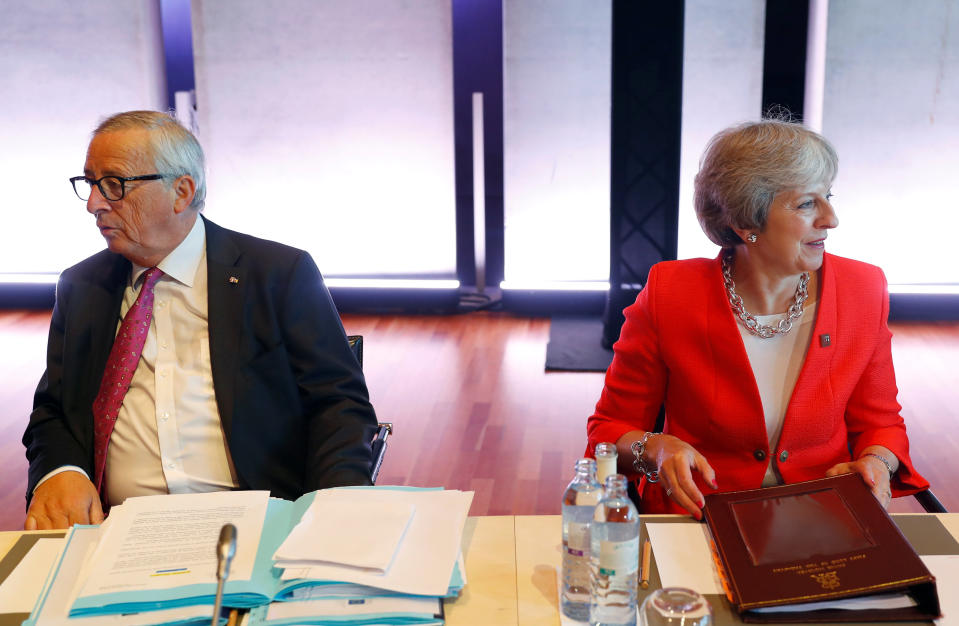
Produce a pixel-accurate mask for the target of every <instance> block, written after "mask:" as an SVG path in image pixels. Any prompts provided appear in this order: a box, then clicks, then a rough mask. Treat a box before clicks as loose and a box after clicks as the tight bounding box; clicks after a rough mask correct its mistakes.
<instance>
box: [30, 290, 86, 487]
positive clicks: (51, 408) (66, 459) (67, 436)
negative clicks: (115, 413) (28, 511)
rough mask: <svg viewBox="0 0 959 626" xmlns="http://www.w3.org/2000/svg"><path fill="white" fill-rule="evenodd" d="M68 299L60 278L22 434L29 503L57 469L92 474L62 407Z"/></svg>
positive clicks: (74, 429)
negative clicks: (73, 468) (43, 364)
mask: <svg viewBox="0 0 959 626" xmlns="http://www.w3.org/2000/svg"><path fill="white" fill-rule="evenodd" d="M69 299H70V284H69V281H67V280H65V279H63V278H61V280H60V282H59V283H58V285H57V297H56V304H55V305H54V308H53V318H52V319H51V321H50V334H49V337H48V340H47V368H46V371H44V373H43V376H42V377H41V379H40V384H39V385H38V386H37V390H36V393H35V394H34V397H33V412H32V413H31V414H30V422H29V424H28V425H27V429H26V432H24V434H23V445H24V446H26V449H27V461H28V462H29V463H30V469H29V475H28V480H27V501H28V502H29V500H30V497H31V495H32V494H33V489H34V487H36V484H37V482H39V480H40V479H41V478H43V477H44V476H45V475H46V474H47V473H49V472H50V471H52V470H54V469H56V468H58V467H62V466H63V465H76V466H78V467H81V468H83V469H84V470H85V471H87V472H88V473H89V472H90V471H91V467H90V460H91V458H92V453H91V451H89V450H87V449H86V448H85V447H84V446H83V444H81V442H80V439H81V438H82V436H81V435H80V433H79V432H78V431H77V426H78V425H77V424H71V423H70V421H69V420H68V419H67V416H66V411H65V410H64V406H63V359H64V334H65V327H66V311H67V307H68V306H69V305H68V302H69Z"/></svg>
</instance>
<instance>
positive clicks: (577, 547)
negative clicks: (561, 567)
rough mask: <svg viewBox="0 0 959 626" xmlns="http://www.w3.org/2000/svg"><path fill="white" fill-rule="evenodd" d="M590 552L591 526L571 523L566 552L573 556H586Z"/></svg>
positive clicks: (567, 534)
mask: <svg viewBox="0 0 959 626" xmlns="http://www.w3.org/2000/svg"><path fill="white" fill-rule="evenodd" d="M588 550H589V524H577V523H576V522H570V523H569V526H568V530H567V533H566V551H567V552H568V553H570V554H572V555H573V556H585V555H586V552H587V551H588Z"/></svg>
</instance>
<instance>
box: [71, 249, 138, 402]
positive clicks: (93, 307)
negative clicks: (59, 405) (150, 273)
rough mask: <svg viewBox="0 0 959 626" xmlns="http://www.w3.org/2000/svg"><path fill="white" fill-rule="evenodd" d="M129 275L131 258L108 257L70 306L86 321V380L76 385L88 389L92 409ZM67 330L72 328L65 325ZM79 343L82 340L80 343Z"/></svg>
mask: <svg viewBox="0 0 959 626" xmlns="http://www.w3.org/2000/svg"><path fill="white" fill-rule="evenodd" d="M129 276H130V262H129V261H127V260H126V259H124V258H123V257H121V256H119V255H111V256H110V257H108V260H107V262H106V266H105V267H104V271H103V272H102V273H100V274H99V275H98V276H97V277H96V278H95V279H94V280H92V281H91V282H90V284H89V285H88V286H87V288H84V289H80V290H78V293H77V294H76V295H75V296H74V298H75V299H76V300H75V302H76V304H74V305H72V308H73V309H74V310H76V311H82V312H83V315H84V316H88V317H86V320H87V321H86V323H88V324H89V332H90V343H89V345H88V346H87V349H89V353H87V355H86V356H85V357H83V356H81V357H80V358H81V361H83V362H85V364H86V367H85V370H86V371H87V374H86V375H87V376H89V381H88V383H87V384H82V385H78V388H79V389H87V390H89V393H91V396H90V402H89V403H87V402H86V400H85V399H84V403H85V404H89V405H90V408H91V410H92V406H93V398H95V397H96V394H97V392H98V391H99V389H100V380H101V378H103V370H104V368H106V364H107V358H108V357H109V356H110V351H111V350H112V349H113V340H114V338H115V337H116V334H117V326H118V324H119V322H120V306H121V304H122V302H123V292H124V290H125V289H126V286H127V281H128V278H129ZM67 332H68V333H70V332H73V331H72V329H68V331H67ZM79 345H81V346H82V343H81V344H79Z"/></svg>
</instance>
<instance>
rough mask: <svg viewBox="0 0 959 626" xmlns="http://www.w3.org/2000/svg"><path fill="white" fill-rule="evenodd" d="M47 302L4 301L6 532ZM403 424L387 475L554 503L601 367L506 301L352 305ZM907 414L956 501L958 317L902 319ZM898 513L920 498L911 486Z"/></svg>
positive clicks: (480, 503)
mask: <svg viewBox="0 0 959 626" xmlns="http://www.w3.org/2000/svg"><path fill="white" fill-rule="evenodd" d="M49 317H50V316H49V313H48V312H17V311H8V312H0V349H2V358H0V468H2V470H0V530H10V529H14V528H19V527H20V526H21V525H22V523H23V507H24V498H23V492H24V488H25V487H24V485H25V474H26V461H25V459H24V455H23V447H22V445H21V444H20V437H21V435H22V433H23V428H24V426H25V424H26V420H27V416H28V415H29V410H30V404H31V400H32V393H33V388H34V387H35V386H36V382H37V380H38V378H39V376H40V374H41V373H42V371H43V360H44V350H45V346H46V329H47V324H48V323H49ZM343 321H344V326H345V327H346V330H347V332H348V333H350V334H362V335H364V336H365V337H366V339H365V343H366V347H365V354H364V371H365V373H366V376H367V384H368V385H369V388H370V395H371V397H372V400H373V405H374V406H375V407H376V410H377V413H378V416H379V418H380V420H381V421H392V422H393V423H394V424H395V434H394V436H393V437H392V438H391V439H390V449H389V452H388V454H387V457H386V461H385V463H384V465H383V469H382V471H381V474H380V478H379V481H378V482H379V484H398V485H416V486H445V487H448V488H455V489H469V490H473V491H474V492H475V497H474V500H473V507H472V510H471V514H473V515H505V514H516V515H523V514H555V513H559V510H560V495H561V493H562V490H563V487H564V486H565V484H566V482H567V481H568V480H569V477H570V474H571V471H572V467H573V464H574V462H575V461H576V459H578V458H579V457H580V456H581V454H582V452H583V448H584V443H585V420H586V417H587V416H588V415H589V414H590V413H591V412H592V408H593V406H594V404H595V403H596V399H597V398H598V396H599V393H600V391H601V389H602V385H603V376H602V375H601V374H588V373H550V374H547V373H545V372H544V370H543V363H544V359H545V354H546V343H547V341H548V338H549V320H548V319H530V318H522V317H514V316H511V315H509V314H505V313H473V314H469V315H454V316H397V315H387V316H367V315H363V316H360V315H347V316H345V317H344V320H343ZM893 332H894V333H895V338H894V340H893V354H894V358H895V361H896V368H897V375H898V382H899V389H900V395H899V400H900V402H901V403H902V405H903V416H904V417H905V418H906V421H907V424H908V428H909V433H910V438H911V441H912V449H913V457H914V459H915V461H916V465H917V466H918V468H919V470H920V471H921V472H922V473H923V474H925V476H926V477H927V478H928V479H929V480H930V481H931V482H932V483H933V485H934V488H935V492H936V494H937V495H938V496H939V498H940V499H941V500H942V501H943V503H944V504H945V505H946V507H947V508H949V509H950V510H951V511H959V482H957V480H956V476H957V474H959V460H957V458H956V456H957V452H959V435H957V430H959V406H957V404H956V399H957V397H959V324H954V323H949V324H946V323H940V324H929V323H924V324H902V323H901V324H895V325H894V326H893ZM893 510H894V511H915V510H919V509H918V507H917V505H916V504H915V502H914V501H913V500H912V499H911V498H903V499H900V500H897V501H896V502H894V503H893Z"/></svg>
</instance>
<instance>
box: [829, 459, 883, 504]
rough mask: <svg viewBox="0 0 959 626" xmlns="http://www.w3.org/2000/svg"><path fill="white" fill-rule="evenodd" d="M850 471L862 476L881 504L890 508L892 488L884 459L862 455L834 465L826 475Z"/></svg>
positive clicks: (836, 474)
mask: <svg viewBox="0 0 959 626" xmlns="http://www.w3.org/2000/svg"><path fill="white" fill-rule="evenodd" d="M850 472H853V473H856V474H859V475H860V476H862V479H863V480H864V481H865V482H866V485H868V486H869V488H870V489H872V495H874V496H876V500H879V504H881V505H882V507H883V508H884V509H888V508H889V503H890V502H892V489H891V488H890V486H889V470H888V469H887V468H886V466H885V465H884V464H883V462H882V461H880V460H879V459H877V458H876V457H874V456H861V457H859V458H858V459H856V460H855V461H849V462H848V463H837V464H835V465H833V466H832V467H830V468H829V469H828V470H827V471H826V476H838V475H839V474H849V473H850Z"/></svg>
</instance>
